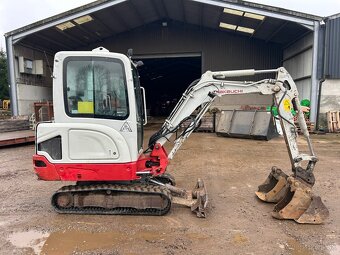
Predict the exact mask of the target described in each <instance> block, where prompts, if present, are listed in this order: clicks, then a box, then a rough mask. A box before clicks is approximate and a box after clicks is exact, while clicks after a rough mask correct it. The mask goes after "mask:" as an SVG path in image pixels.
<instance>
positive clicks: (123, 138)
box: [37, 47, 145, 164]
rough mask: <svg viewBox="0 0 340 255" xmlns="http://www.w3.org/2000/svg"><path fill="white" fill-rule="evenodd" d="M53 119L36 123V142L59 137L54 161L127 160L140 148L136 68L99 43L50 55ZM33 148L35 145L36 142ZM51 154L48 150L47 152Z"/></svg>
mask: <svg viewBox="0 0 340 255" xmlns="http://www.w3.org/2000/svg"><path fill="white" fill-rule="evenodd" d="M54 61H55V62H54V73H53V101H54V102H55V104H54V120H55V123H53V124H52V123H43V124H40V125H39V126H38V128H37V132H38V135H37V137H38V140H37V145H39V144H40V145H41V146H40V147H46V146H47V143H45V146H44V144H43V143H44V141H50V140H51V139H53V138H56V137H58V139H60V140H61V145H60V147H61V151H58V152H57V154H58V157H57V158H56V157H53V156H54V155H50V153H48V152H49V151H46V150H45V151H44V150H42V151H40V150H39V148H37V151H38V153H39V152H40V153H41V154H42V155H44V156H46V158H47V159H48V160H49V161H50V162H52V163H55V162H56V161H58V160H59V161H60V160H62V162H63V163H84V160H85V161H86V163H97V164H98V163H116V164H117V163H129V162H134V161H136V160H137V158H138V157H139V155H140V154H141V153H142V145H143V123H144V121H145V114H144V112H145V109H144V107H143V106H144V104H143V98H142V90H141V88H140V84H139V77H138V72H137V69H136V67H135V66H134V64H133V63H132V62H131V60H130V59H129V58H128V57H127V56H125V55H123V54H118V53H110V52H109V51H107V50H106V49H104V48H102V47H100V48H97V49H94V50H93V51H92V52H91V54H89V52H82V51H76V52H59V53H57V54H56V56H55V60H54ZM38 147H39V146H38ZM52 154H53V153H52Z"/></svg>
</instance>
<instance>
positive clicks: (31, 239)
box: [8, 230, 208, 255]
mask: <svg viewBox="0 0 340 255" xmlns="http://www.w3.org/2000/svg"><path fill="white" fill-rule="evenodd" d="M174 238H175V237H174V236H172V235H171V233H163V232H152V231H140V232H133V233H125V232H121V231H116V232H114V231H111V232H88V231H79V230H64V231H57V232H53V233H46V232H40V231H36V230H30V231H27V232H17V233H13V234H12V235H10V236H9V237H8V241H10V242H11V243H12V244H13V245H14V246H15V247H17V248H26V249H29V250H32V252H34V254H41V255H66V254H73V253H74V252H76V253H77V252H79V253H82V252H89V251H94V250H105V251H112V252H113V254H114V253H115V252H117V251H124V252H131V249H133V247H131V246H129V245H127V243H129V242H130V243H131V242H134V243H136V242H147V243H151V244H152V243H156V242H159V241H160V242H162V241H166V240H170V239H174ZM183 238H184V239H186V240H199V241H203V240H204V239H207V238H208V236H207V235H204V234H201V233H195V232H191V233H186V234H184V237H183Z"/></svg>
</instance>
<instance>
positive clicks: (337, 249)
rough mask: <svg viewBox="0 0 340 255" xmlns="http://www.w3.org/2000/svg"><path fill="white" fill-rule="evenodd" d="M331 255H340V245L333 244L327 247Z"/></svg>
mask: <svg viewBox="0 0 340 255" xmlns="http://www.w3.org/2000/svg"><path fill="white" fill-rule="evenodd" d="M327 248H328V251H329V254H330V255H339V254H340V244H333V245H330V246H328V247H327Z"/></svg>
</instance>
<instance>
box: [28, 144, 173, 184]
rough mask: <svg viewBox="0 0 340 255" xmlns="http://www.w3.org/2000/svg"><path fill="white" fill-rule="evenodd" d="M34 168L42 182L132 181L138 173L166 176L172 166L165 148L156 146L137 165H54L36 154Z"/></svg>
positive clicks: (135, 163)
mask: <svg viewBox="0 0 340 255" xmlns="http://www.w3.org/2000/svg"><path fill="white" fill-rule="evenodd" d="M33 165H34V170H35V173H36V174H37V175H38V177H39V179H41V180H45V181H132V180H136V179H139V178H140V177H139V176H138V175H137V172H150V174H151V175H160V174H163V173H164V172H165V170H166V167H167V165H168V156H167V153H166V151H165V149H164V147H163V146H161V145H160V144H156V145H155V146H154V148H153V150H152V151H151V153H150V154H142V155H141V156H140V157H139V159H138V160H137V161H136V162H129V163H112V164H107V163H103V164H92V163H89V164H81V163H56V164H54V163H51V162H49V161H48V159H47V158H45V156H42V155H37V154H36V155H34V156H33ZM146 165H150V166H148V167H147V166H146Z"/></svg>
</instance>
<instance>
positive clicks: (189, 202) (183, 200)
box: [165, 179, 208, 218]
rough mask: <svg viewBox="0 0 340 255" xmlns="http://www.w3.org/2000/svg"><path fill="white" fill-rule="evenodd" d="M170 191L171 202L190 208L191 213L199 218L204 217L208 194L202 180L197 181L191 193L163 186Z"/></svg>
mask: <svg viewBox="0 0 340 255" xmlns="http://www.w3.org/2000/svg"><path fill="white" fill-rule="evenodd" d="M165 186H166V187H167V188H168V189H169V190H170V191H171V195H172V196H173V197H172V202H173V203H174V204H180V205H185V206H188V207H190V209H191V211H192V212H193V213H196V216H197V217H199V218H205V217H206V209H207V205H208V193H207V190H206V188H205V185H204V182H203V180H202V179H198V180H197V183H196V186H195V188H194V189H193V190H192V191H187V190H185V189H182V188H178V187H175V186H172V185H171V184H165Z"/></svg>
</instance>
